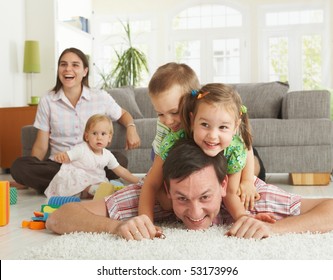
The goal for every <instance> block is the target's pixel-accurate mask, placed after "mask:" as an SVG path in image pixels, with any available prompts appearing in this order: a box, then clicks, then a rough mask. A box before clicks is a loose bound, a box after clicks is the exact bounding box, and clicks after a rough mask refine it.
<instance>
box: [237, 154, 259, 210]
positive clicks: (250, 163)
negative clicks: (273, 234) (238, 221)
mask: <svg viewBox="0 0 333 280" xmlns="http://www.w3.org/2000/svg"><path fill="white" fill-rule="evenodd" d="M239 196H240V199H241V202H242V203H243V204H244V207H245V209H246V210H248V209H251V210H252V209H253V208H254V201H255V200H257V199H258V198H259V195H258V193H257V192H256V188H255V186H254V155H253V150H252V148H251V150H247V157H246V165H245V167H244V168H243V170H242V176H241V180H240V185H239Z"/></svg>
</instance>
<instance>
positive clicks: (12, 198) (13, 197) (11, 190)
mask: <svg viewBox="0 0 333 280" xmlns="http://www.w3.org/2000/svg"><path fill="white" fill-rule="evenodd" d="M9 194H10V205H13V204H16V203H17V189H16V188H15V187H10V188H9Z"/></svg>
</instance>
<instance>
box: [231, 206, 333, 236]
mask: <svg viewBox="0 0 333 280" xmlns="http://www.w3.org/2000/svg"><path fill="white" fill-rule="evenodd" d="M331 230H333V199H302V200H301V214H300V215H298V216H290V217H287V218H285V219H282V220H278V221H276V222H275V223H273V224H270V223H265V222H262V221H260V220H256V219H254V218H252V217H249V216H243V217H241V218H240V219H238V220H237V221H236V222H235V223H234V224H233V225H232V227H231V228H230V230H229V231H228V233H227V235H229V236H237V237H243V238H259V239H260V238H264V237H268V236H270V235H272V234H274V233H277V234H282V233H288V232H296V233H301V232H306V231H310V232H321V233H324V232H327V231H331Z"/></svg>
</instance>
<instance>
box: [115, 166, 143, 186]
mask: <svg viewBox="0 0 333 280" xmlns="http://www.w3.org/2000/svg"><path fill="white" fill-rule="evenodd" d="M112 171H113V172H114V173H115V174H116V175H117V176H118V177H120V178H122V179H124V180H125V181H127V182H129V183H132V184H136V183H138V182H139V181H140V178H139V177H136V176H134V175H133V174H132V173H131V172H129V170H128V169H126V168H125V167H123V166H121V165H118V166H117V167H116V168H114V169H112Z"/></svg>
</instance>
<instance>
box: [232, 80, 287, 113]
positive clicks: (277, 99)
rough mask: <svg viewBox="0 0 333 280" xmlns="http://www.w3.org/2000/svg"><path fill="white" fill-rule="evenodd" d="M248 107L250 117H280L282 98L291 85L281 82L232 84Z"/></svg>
mask: <svg viewBox="0 0 333 280" xmlns="http://www.w3.org/2000/svg"><path fill="white" fill-rule="evenodd" d="M231 86H233V87H234V88H235V89H236V90H237V91H238V93H239V94H240V96H241V97H242V101H243V103H244V104H245V106H246V107H247V109H248V113H249V117H250V119H257V118H274V119H276V118H280V117H281V107H282V99H283V97H284V95H285V94H286V93H287V91H288V89H289V85H288V84H285V83H281V82H271V83H253V84H252V83H249V84H231Z"/></svg>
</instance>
